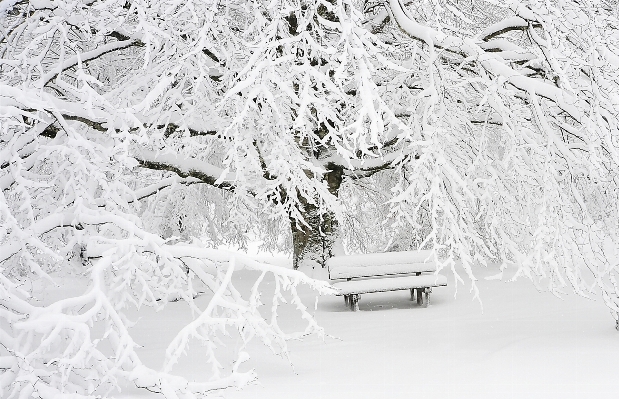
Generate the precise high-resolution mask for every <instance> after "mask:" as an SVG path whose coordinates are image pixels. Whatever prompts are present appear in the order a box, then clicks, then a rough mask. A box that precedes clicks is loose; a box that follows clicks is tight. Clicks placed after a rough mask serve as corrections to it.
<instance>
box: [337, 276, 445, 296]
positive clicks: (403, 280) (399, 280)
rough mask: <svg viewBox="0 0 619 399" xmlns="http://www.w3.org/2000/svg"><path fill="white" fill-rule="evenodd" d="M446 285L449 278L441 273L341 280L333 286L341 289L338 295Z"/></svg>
mask: <svg viewBox="0 0 619 399" xmlns="http://www.w3.org/2000/svg"><path fill="white" fill-rule="evenodd" d="M444 285H447V278H446V277H445V276H443V275H440V274H426V275H422V276H404V277H390V278H381V279H371V280H355V281H340V282H338V283H334V284H333V287H334V288H336V289H337V290H338V291H339V293H338V294H337V295H349V294H368V293H371V292H385V291H397V290H406V289H410V288H424V287H438V286H444Z"/></svg>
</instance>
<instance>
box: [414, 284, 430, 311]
mask: <svg viewBox="0 0 619 399" xmlns="http://www.w3.org/2000/svg"><path fill="white" fill-rule="evenodd" d="M431 292H432V287H426V288H417V305H419V306H422V307H424V308H427V307H428V305H429V304H430V293H431Z"/></svg>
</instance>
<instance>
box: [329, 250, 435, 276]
mask: <svg viewBox="0 0 619 399" xmlns="http://www.w3.org/2000/svg"><path fill="white" fill-rule="evenodd" d="M327 267H328V268H329V279H331V280H340V279H353V278H362V277H378V276H389V275H403V274H412V273H424V272H435V271H436V263H435V262H434V255H433V253H432V251H404V252H386V253H374V254H364V255H350V256H336V257H333V258H331V259H329V260H327Z"/></svg>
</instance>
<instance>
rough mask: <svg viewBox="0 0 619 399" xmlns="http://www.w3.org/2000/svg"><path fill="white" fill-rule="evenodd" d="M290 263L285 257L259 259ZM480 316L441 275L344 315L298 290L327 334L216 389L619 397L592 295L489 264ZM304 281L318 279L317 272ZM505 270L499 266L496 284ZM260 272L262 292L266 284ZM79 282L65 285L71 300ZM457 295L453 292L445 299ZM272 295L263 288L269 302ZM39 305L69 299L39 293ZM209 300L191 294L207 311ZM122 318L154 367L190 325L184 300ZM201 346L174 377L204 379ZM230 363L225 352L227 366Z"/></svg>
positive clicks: (329, 394)
mask: <svg viewBox="0 0 619 399" xmlns="http://www.w3.org/2000/svg"><path fill="white" fill-rule="evenodd" d="M260 260H261V261H270V262H273V263H276V264H279V265H288V266H290V264H291V261H290V259H287V258H285V257H277V258H273V257H269V256H265V255H262V256H260ZM474 271H475V273H476V275H477V277H478V278H479V279H480V280H479V281H478V282H477V283H478V286H479V288H480V290H481V298H482V302H483V311H482V307H481V306H480V304H479V302H478V301H476V300H474V299H473V296H472V294H471V293H470V292H469V290H468V288H469V287H468V286H466V287H464V286H463V285H462V284H461V283H458V284H456V281H455V280H454V277H453V275H451V274H447V273H445V274H447V276H446V277H447V280H448V286H447V287H441V288H439V289H435V290H434V291H433V293H432V301H431V305H430V307H428V308H422V307H419V306H417V304H416V303H415V302H414V301H411V300H410V295H409V293H408V291H393V292H383V293H375V294H371V295H367V296H364V297H363V298H362V300H361V301H360V303H359V308H360V311H359V312H351V311H350V310H349V309H348V308H347V307H346V306H345V304H344V300H343V299H342V297H341V296H329V297H316V294H315V293H313V292H312V291H310V290H309V289H307V287H305V286H300V287H299V294H300V295H301V298H302V299H303V300H304V303H305V304H306V305H307V306H309V307H310V308H311V307H313V306H315V309H314V310H313V313H314V315H315V317H316V319H317V321H318V322H319V323H320V325H322V326H323V327H324V328H325V330H326V333H327V337H326V338H325V339H324V340H321V339H318V338H311V339H304V340H300V341H291V342H289V350H290V360H291V362H292V366H291V365H290V364H289V363H288V362H287V361H286V360H285V359H284V358H282V357H280V356H276V355H274V354H272V353H271V352H270V351H269V350H268V349H267V348H266V347H264V346H263V345H262V344H261V343H260V342H258V340H255V341H252V342H251V343H250V344H249V346H248V347H247V348H245V350H246V351H247V352H249V354H250V356H251V358H250V360H248V361H247V362H245V363H243V364H242V366H241V369H242V370H247V369H250V368H255V370H256V372H257V373H258V378H259V384H255V385H252V386H249V387H246V388H245V389H243V390H240V391H235V390H229V391H224V392H220V393H219V394H221V395H224V396H225V397H226V398H229V399H257V398H260V399H262V398H264V399H400V398H401V399H405V398H406V399H408V398H411V397H423V398H424V399H434V398H436V399H468V398H471V399H473V398H474V399H499V398H500V399H525V398H526V399H530V398H532V399H537V398H543V399H559V398H560V399H576V398H579V399H585V398H587V399H588V398H594V399H611V398H612V399H615V398H617V396H618V393H619V379H618V378H617V372H619V333H618V332H617V331H616V330H615V329H614V320H613V319H612V317H611V316H610V315H609V313H608V310H607V308H606V306H605V305H604V303H603V302H602V300H601V299H599V298H598V299H595V300H587V299H584V298H581V297H578V296H576V295H573V294H569V295H564V296H563V298H561V299H560V298H557V297H556V296H554V295H552V294H550V293H548V292H539V291H537V290H536V289H535V288H534V287H533V285H532V284H531V283H530V282H529V281H527V280H524V279H519V280H517V281H515V282H503V281H500V280H485V279H484V277H486V276H492V275H495V274H496V268H488V269H486V268H482V267H479V268H476V269H475V270H474ZM307 273H308V274H310V275H312V276H314V277H317V278H322V279H327V271H326V270H309V271H307ZM512 275H513V273H512V274H510V273H509V270H506V271H505V273H504V279H505V280H509V278H511V277H512ZM257 276H258V272H254V271H250V270H241V271H239V272H235V273H234V274H233V276H232V280H233V282H234V284H235V286H236V287H237V288H238V289H239V291H240V292H241V293H242V294H243V293H245V294H246V293H247V292H248V291H249V290H250V288H251V284H252V282H253V281H254V280H255V278H256V277H257ZM268 276H269V275H267V277H266V278H267V281H266V283H267V285H266V286H267V287H273V286H274V285H275V283H274V281H273V279H272V277H271V279H270V280H269V277H268ZM85 284H86V282H84V281H83V280H77V279H76V281H75V284H72V285H71V286H72V287H74V288H75V294H78V293H81V292H83V290H84V289H85V287H86V285H85ZM456 289H458V291H457V295H456V296H454V294H455V293H456ZM269 294H270V292H264V293H263V297H264V298H265V306H266V307H268V306H269V304H270V301H269V300H268V298H269ZM43 295H44V296H43V297H42V300H45V299H48V300H50V299H53V298H54V297H57V296H67V295H72V293H70V292H66V291H63V292H61V293H59V292H56V291H54V288H53V287H51V288H50V287H47V288H46V289H45V292H44V294H43ZM208 299H209V297H208V296H207V295H204V296H203V297H200V298H198V304H200V306H206V304H207V303H208ZM128 316H129V317H130V318H131V319H132V320H136V321H137V323H136V324H135V326H134V327H132V329H131V331H132V332H133V334H134V338H135V339H136V341H137V342H138V343H139V344H140V345H142V346H143V348H141V349H140V352H139V353H140V355H141V357H142V359H143V361H144V362H145V363H146V365H147V366H152V367H155V368H160V367H161V366H162V364H163V360H164V356H165V349H166V347H167V346H168V345H169V343H170V340H171V339H172V338H173V337H174V335H175V334H176V333H177V332H178V331H179V330H180V329H181V328H182V327H183V326H184V325H185V324H186V323H187V322H189V321H190V320H191V319H192V315H191V311H190V310H189V309H188V308H187V306H186V305H184V304H183V303H182V302H175V303H170V304H169V305H168V306H167V307H166V308H165V309H163V310H162V311H159V312H157V311H155V310H153V309H149V308H147V309H143V310H141V311H140V312H137V311H134V313H129V314H128ZM279 316H280V318H279V323H280V326H281V327H282V329H284V330H285V331H291V330H293V329H295V328H296V329H298V328H299V327H300V326H301V325H302V323H301V322H300V321H299V320H298V313H296V310H295V309H294V306H288V305H287V306H286V307H282V308H280V311H279ZM222 344H224V345H225V346H223V345H220V349H221V351H222V352H223V354H224V355H225V354H226V353H227V352H230V353H232V348H238V347H240V346H241V345H242V340H241V339H240V338H239V337H238V336H235V335H232V336H231V337H222ZM203 353H204V349H203V348H202V347H201V346H200V345H199V344H197V343H195V344H193V345H192V344H190V347H189V350H188V352H187V355H186V357H184V358H182V359H181V361H180V362H179V363H178V364H177V365H176V366H175V367H174V369H173V370H172V371H173V372H176V373H179V374H181V375H184V376H186V377H187V378H189V379H190V380H193V381H204V380H205V379H206V378H207V373H206V370H207V366H206V363H205V362H204V358H203ZM233 362H234V359H233V358H232V356H230V357H229V359H228V361H227V362H226V359H225V356H224V357H223V361H222V366H223V367H224V371H225V370H226V369H230V368H231V367H232V365H233ZM116 397H117V398H121V399H151V398H152V399H159V398H161V396H160V395H157V394H154V393H150V392H148V391H145V390H141V389H138V388H136V387H134V386H126V387H123V392H122V393H121V394H120V395H116Z"/></svg>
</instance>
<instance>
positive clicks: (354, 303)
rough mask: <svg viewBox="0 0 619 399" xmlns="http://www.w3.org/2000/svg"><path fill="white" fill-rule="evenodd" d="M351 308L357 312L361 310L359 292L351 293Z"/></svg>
mask: <svg viewBox="0 0 619 399" xmlns="http://www.w3.org/2000/svg"><path fill="white" fill-rule="evenodd" d="M349 301H350V310H352V311H353V312H356V311H358V310H359V294H351V295H350V299H349Z"/></svg>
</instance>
